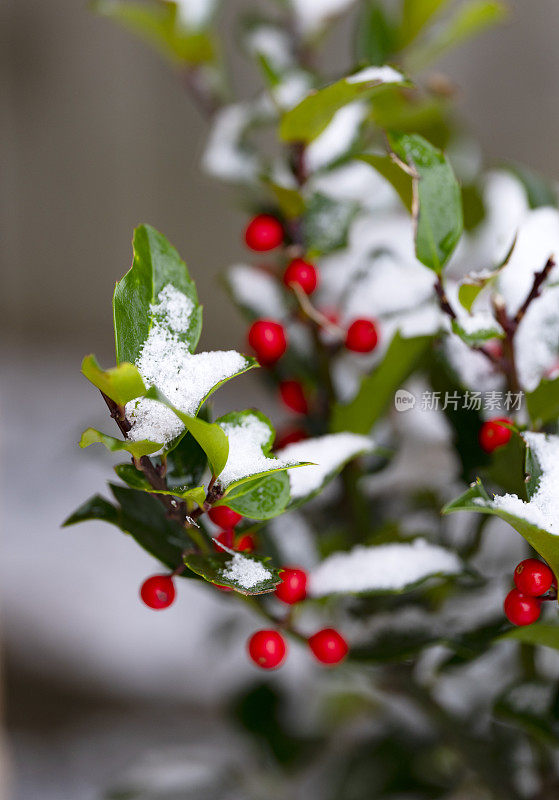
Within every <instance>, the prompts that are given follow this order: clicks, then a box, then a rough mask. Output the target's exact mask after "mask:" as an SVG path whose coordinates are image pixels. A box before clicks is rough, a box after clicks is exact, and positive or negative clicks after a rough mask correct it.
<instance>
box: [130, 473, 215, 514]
mask: <svg viewBox="0 0 559 800" xmlns="http://www.w3.org/2000/svg"><path fill="white" fill-rule="evenodd" d="M115 472H116V474H117V475H118V477H119V478H120V479H121V480H122V481H124V483H126V484H127V485H128V486H130V487H131V488H132V489H139V490H140V491H142V492H150V493H151V494H166V495H173V497H180V498H181V500H186V501H187V502H189V503H196V504H197V505H199V506H202V505H203V504H204V500H205V499H206V490H205V488H204V487H203V486H174V487H173V488H171V489H154V488H153V487H152V485H151V484H150V482H149V481H148V480H147V478H146V477H145V475H144V473H143V472H140V470H137V469H136V467H135V466H134V465H133V464H117V465H116V466H115Z"/></svg>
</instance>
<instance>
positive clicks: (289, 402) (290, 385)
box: [279, 381, 309, 414]
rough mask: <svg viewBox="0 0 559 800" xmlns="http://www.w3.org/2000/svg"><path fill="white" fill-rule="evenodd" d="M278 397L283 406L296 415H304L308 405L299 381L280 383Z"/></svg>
mask: <svg viewBox="0 0 559 800" xmlns="http://www.w3.org/2000/svg"><path fill="white" fill-rule="evenodd" d="M279 390H280V396H281V399H282V400H283V403H284V405H286V406H287V408H289V409H290V410H291V411H295V413H296V414H306V413H307V412H308V410H309V404H308V402H307V398H306V397H305V392H304V390H303V386H302V385H301V383H299V381H281V383H280V385H279Z"/></svg>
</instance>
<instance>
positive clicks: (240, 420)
mask: <svg viewBox="0 0 559 800" xmlns="http://www.w3.org/2000/svg"><path fill="white" fill-rule="evenodd" d="M216 425H219V426H220V428H221V429H222V430H223V431H224V433H225V435H226V436H227V437H230V438H232V439H233V440H234V445H233V447H232V448H230V459H231V460H230V461H228V463H227V468H228V469H227V471H226V473H225V477H224V476H223V475H221V472H222V471H223V470H220V473H219V475H220V482H221V483H222V484H224V488H225V497H228V496H229V494H230V493H232V492H233V489H237V488H238V487H240V486H242V485H243V484H246V483H247V481H250V482H253V481H254V480H255V478H263V477H264V476H265V475H270V474H271V473H275V472H280V471H284V470H286V469H291V468H293V467H303V466H307V463H306V462H301V463H295V464H293V463H288V462H284V461H281V460H280V459H278V458H275V457H274V455H273V453H271V448H272V445H273V443H274V439H275V436H276V434H275V431H274V428H273V426H272V423H271V422H270V420H269V419H268V417H265V416H264V414H261V413H260V411H256V410H253V409H248V410H246V411H233V412H231V413H230V414H226V415H225V416H223V417H220V418H219V419H218V420H216ZM263 456H264V459H263V458H262V457H263ZM224 466H225V465H224ZM228 472H232V473H233V474H232V476H229V475H228ZM226 505H228V502H226Z"/></svg>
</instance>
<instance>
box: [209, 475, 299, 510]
mask: <svg viewBox="0 0 559 800" xmlns="http://www.w3.org/2000/svg"><path fill="white" fill-rule="evenodd" d="M288 503H289V478H288V477H287V475H286V473H285V472H273V473H272V474H271V475H267V476H266V477H264V478H257V479H256V480H254V481H247V482H246V483H243V484H240V485H238V486H237V487H236V489H232V491H231V492H230V493H229V494H228V495H227V497H226V498H225V499H224V500H223V501H222V502H221V503H217V505H226V506H228V507H229V508H232V509H233V511H236V512H237V513H238V514H242V515H243V517H247V518H248V519H256V520H263V519H272V517H277V516H278V514H281V513H282V512H283V511H285V509H286V507H287V504H288Z"/></svg>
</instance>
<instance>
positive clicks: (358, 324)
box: [345, 319, 378, 353]
mask: <svg viewBox="0 0 559 800" xmlns="http://www.w3.org/2000/svg"><path fill="white" fill-rule="evenodd" d="M377 344H378V333H377V328H376V325H375V323H374V322H373V320H372V319H356V320H354V321H353V322H352V323H351V325H350V326H349V328H348V329H347V333H346V337H345V346H346V347H347V349H348V350H353V352H354V353H371V352H372V351H373V350H374V349H375V347H376V346H377Z"/></svg>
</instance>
